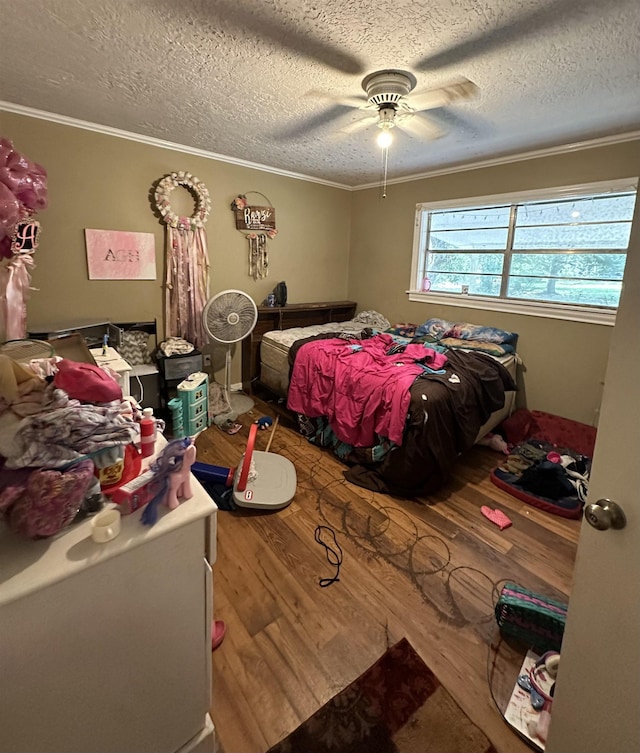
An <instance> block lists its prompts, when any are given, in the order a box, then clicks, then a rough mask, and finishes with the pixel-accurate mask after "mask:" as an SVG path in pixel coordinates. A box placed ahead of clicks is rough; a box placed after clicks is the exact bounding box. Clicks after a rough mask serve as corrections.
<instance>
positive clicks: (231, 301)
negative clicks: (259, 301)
mask: <svg viewBox="0 0 640 753" xmlns="http://www.w3.org/2000/svg"><path fill="white" fill-rule="evenodd" d="M202 318H203V322H204V328H205V330H206V332H207V334H208V335H209V337H210V338H211V339H212V340H216V341H217V342H221V343H228V344H229V343H235V342H238V341H239V340H242V339H243V338H245V337H246V336H247V335H248V334H249V333H250V332H251V330H252V329H253V328H254V327H255V325H256V321H257V318H258V309H257V307H256V304H255V303H254V301H253V299H252V298H251V297H250V296H248V295H247V294H246V293H243V292H242V291H241V290H225V291H224V292H222V293H218V295H216V296H214V297H213V298H212V299H211V300H209V301H208V302H207V303H206V304H205V307H204V311H203V312H202Z"/></svg>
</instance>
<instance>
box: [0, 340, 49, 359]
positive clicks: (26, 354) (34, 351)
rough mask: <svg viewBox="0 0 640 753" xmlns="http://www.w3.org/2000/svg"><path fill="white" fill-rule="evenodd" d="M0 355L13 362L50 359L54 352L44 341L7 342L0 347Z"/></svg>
mask: <svg viewBox="0 0 640 753" xmlns="http://www.w3.org/2000/svg"><path fill="white" fill-rule="evenodd" d="M0 353H2V355H5V356H9V358H12V359H13V360H14V361H30V360H31V359H32V358H33V359H35V358H51V356H53V355H55V351H54V349H53V347H52V345H50V343H48V342H45V341H44V340H7V342H5V343H2V345H0Z"/></svg>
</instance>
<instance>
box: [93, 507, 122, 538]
mask: <svg viewBox="0 0 640 753" xmlns="http://www.w3.org/2000/svg"><path fill="white" fill-rule="evenodd" d="M119 533H120V512H119V511H118V510H103V511H102V512H99V513H98V514H97V515H96V516H95V518H94V519H93V520H92V521H91V538H92V539H93V540H94V541H97V542H98V544H104V543H106V542H107V541H111V540H112V539H115V537H116V536H117V535H118V534H119Z"/></svg>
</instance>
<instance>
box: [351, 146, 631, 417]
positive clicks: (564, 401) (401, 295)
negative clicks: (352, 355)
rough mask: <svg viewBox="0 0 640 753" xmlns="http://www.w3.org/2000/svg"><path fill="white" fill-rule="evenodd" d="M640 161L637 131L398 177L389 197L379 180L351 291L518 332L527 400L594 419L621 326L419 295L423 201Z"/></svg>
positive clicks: (368, 205)
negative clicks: (417, 225) (509, 159)
mask: <svg viewBox="0 0 640 753" xmlns="http://www.w3.org/2000/svg"><path fill="white" fill-rule="evenodd" d="M433 148H437V144H436V145H434V147H433ZM391 160H392V155H391ZM391 170H393V163H392V162H391ZM639 171H640V141H635V142H629V143H626V144H619V145H615V146H608V147H600V148H596V149H585V150H582V151H577V152H572V153H568V154H565V155H562V156H556V157H545V158H539V159H535V160H528V161H523V162H514V163H512V164H508V165H501V166H496V167H490V168H483V169H477V170H468V171H465V172H459V173H451V174H449V175H444V176H439V177H433V178H427V179H422V180H416V181H412V182H407V183H398V184H393V185H391V186H389V188H388V196H387V198H386V199H381V198H380V197H379V191H378V189H368V190H363V191H356V192H354V194H353V215H352V226H351V234H352V238H353V241H352V244H351V255H350V260H349V289H348V297H349V298H351V299H353V300H355V301H357V302H358V307H359V308H360V309H362V308H366V309H370V308H373V309H377V310H379V311H381V312H382V313H384V314H385V315H386V316H387V317H388V318H389V319H391V320H394V321H413V322H416V323H420V322H423V321H425V320H426V319H428V318H430V317H434V316H437V317H442V318H445V319H449V320H453V321H470V322H473V323H477V324H484V325H493V326H497V327H501V328H503V329H507V330H511V331H515V332H518V333H519V335H520V340H519V347H518V349H519V352H520V355H521V356H522V358H523V360H524V368H523V372H522V375H521V383H522V391H521V394H520V395H519V404H520V405H526V406H527V407H529V408H530V409H537V410H544V411H548V412H550V413H555V414H558V415H562V416H567V417H568V418H572V419H574V420H578V421H583V422H584V423H589V424H591V423H594V419H595V415H596V411H597V410H598V408H599V405H600V397H601V393H602V382H603V379H604V374H605V368H606V363H607V358H608V351H609V339H610V335H611V327H609V326H605V325H595V324H581V323H577V322H565V321H560V320H557V319H544V318H539V317H532V316H522V315H517V314H504V313H500V312H495V311H482V310H478V309H465V308H461V307H454V306H446V305H442V304H440V305H436V304H426V303H415V302H414V303H412V302H409V300H408V297H407V295H406V293H405V291H406V290H407V289H408V288H409V278H410V273H411V253H412V247H413V230H414V217H415V206H416V204H417V203H419V202H426V201H440V200H445V199H458V198H465V197H475V196H487V195H490V194H499V193H508V192H510V191H524V190H528V189H536V188H545V187H552V186H561V185H577V184H580V183H589V182H592V181H598V180H609V179H615V178H626V177H633V176H637V175H638V172H639Z"/></svg>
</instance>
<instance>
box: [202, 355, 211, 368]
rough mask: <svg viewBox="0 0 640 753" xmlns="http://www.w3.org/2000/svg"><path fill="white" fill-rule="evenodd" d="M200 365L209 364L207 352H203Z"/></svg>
mask: <svg viewBox="0 0 640 753" xmlns="http://www.w3.org/2000/svg"><path fill="white" fill-rule="evenodd" d="M202 365H203V366H211V356H210V354H209V353H205V354H204V355H203V356H202Z"/></svg>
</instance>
